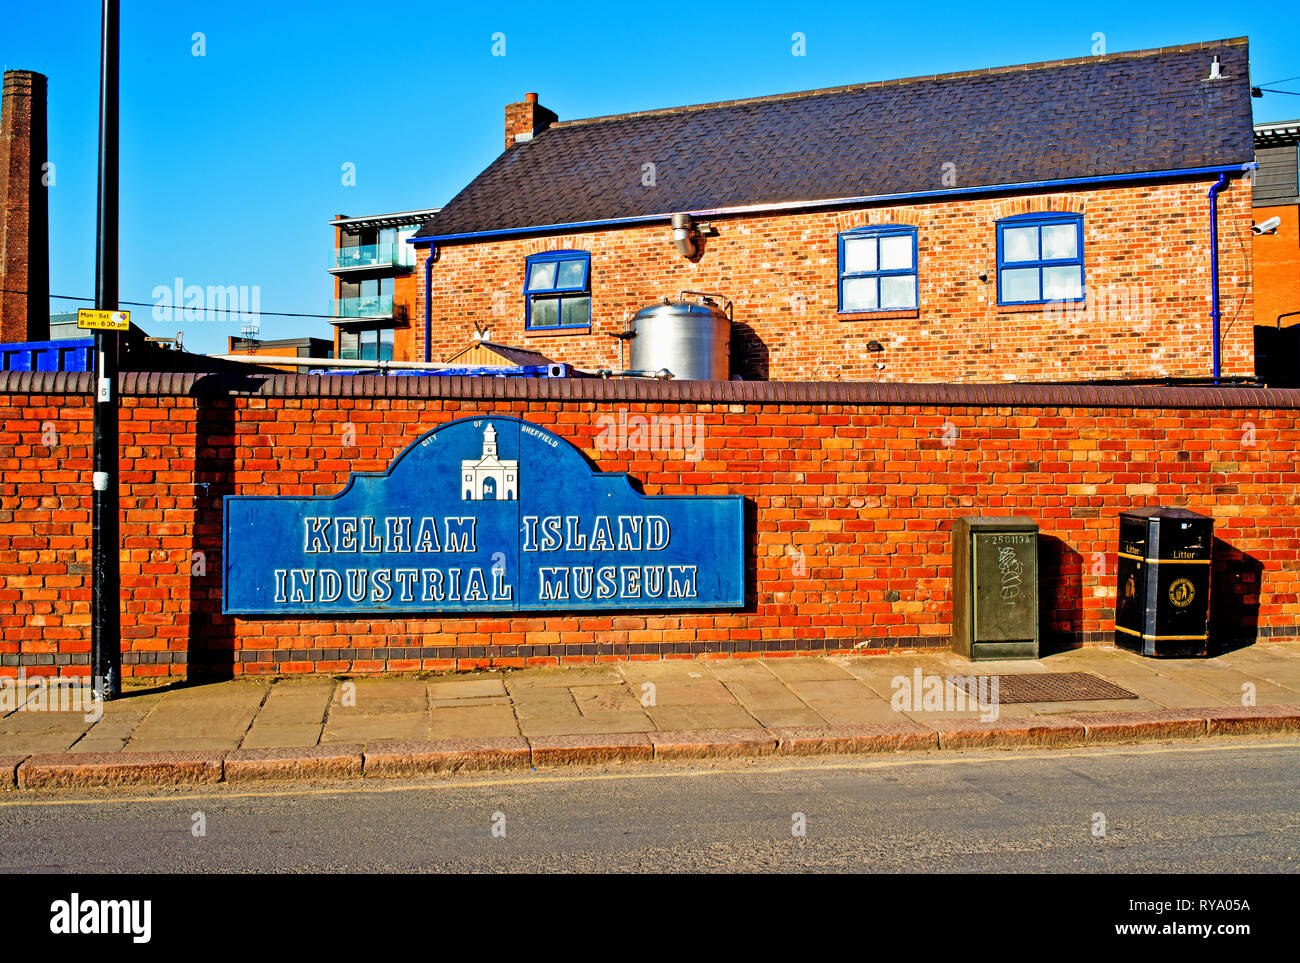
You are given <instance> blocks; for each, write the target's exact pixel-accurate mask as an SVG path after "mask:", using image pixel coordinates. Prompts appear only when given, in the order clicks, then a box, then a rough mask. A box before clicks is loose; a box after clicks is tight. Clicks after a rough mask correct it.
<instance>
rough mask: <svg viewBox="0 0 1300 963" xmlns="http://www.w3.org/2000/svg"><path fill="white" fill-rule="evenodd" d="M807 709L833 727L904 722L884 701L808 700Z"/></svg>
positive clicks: (899, 714) (874, 698)
mask: <svg viewBox="0 0 1300 963" xmlns="http://www.w3.org/2000/svg"><path fill="white" fill-rule="evenodd" d="M808 707H809V708H810V709H812V710H813V711H814V712H816V713H817V714H818V715H819V716H821V717H822V718H823V719H825V720H826V721H827V722H829V723H830V724H831V725H833V726H850V725H865V724H867V723H873V722H899V721H906V720H905V719H904V718H903V715H902V713H900V712H895V711H894V709H893V707H892V706H890V704H889V703H888V702H886V701H885V700H884V699H878V698H876V697H875V696H872V697H871V698H870V699H853V700H849V699H836V700H830V699H825V700H823V699H810V700H808Z"/></svg>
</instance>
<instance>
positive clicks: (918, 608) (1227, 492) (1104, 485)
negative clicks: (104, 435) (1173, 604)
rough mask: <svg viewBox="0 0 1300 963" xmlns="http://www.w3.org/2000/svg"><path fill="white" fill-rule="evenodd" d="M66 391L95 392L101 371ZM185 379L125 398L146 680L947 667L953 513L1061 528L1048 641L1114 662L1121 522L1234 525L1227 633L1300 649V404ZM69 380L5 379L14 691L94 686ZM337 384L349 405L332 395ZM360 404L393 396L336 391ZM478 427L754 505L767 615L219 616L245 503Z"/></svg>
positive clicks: (126, 630)
mask: <svg viewBox="0 0 1300 963" xmlns="http://www.w3.org/2000/svg"><path fill="white" fill-rule="evenodd" d="M57 377H58V378H60V379H64V378H66V380H67V384H68V385H70V386H73V387H77V386H84V387H88V386H89V380H88V376H80V375H73V376H62V375H60V376H57ZM153 377H154V378H155V379H157V378H158V376H153ZM164 377H170V378H171V379H172V380H173V381H174V382H175V383H174V384H172V385H171V386H170V387H168V386H166V385H164V386H163V387H162V388H158V387H157V386H154V387H153V388H151V389H149V390H151V391H153V392H154V393H150V394H138V393H133V392H134V391H137V390H143V389H140V388H139V385H138V384H137V383H136V382H135V381H129V382H128V384H127V385H126V386H125V388H126V393H125V395H124V397H123V406H122V452H123V458H122V462H121V482H122V584H123V617H122V634H123V638H124V645H125V648H126V650H127V657H126V665H125V674H128V675H178V674H183V673H184V672H185V671H186V661H187V660H188V661H189V662H191V663H193V664H194V665H195V666H196V667H198V666H200V665H202V666H206V667H208V668H210V669H212V670H215V671H223V672H224V671H233V672H235V673H252V672H260V673H265V672H312V671H315V672H344V671H353V672H363V671H379V670H391V671H399V670H412V669H419V668H423V669H441V668H452V667H459V668H469V667H473V666H476V665H484V664H488V663H492V664H502V665H520V664H523V663H524V662H526V661H527V662H542V663H545V662H556V661H561V660H570V661H578V660H588V661H590V660H592V659H604V658H629V657H631V658H659V657H673V656H678V657H689V656H699V655H716V656H724V655H744V654H754V653H760V652H780V651H827V650H830V651H836V650H848V649H855V648H859V647H860V650H868V651H869V650H881V649H892V648H915V647H928V646H944V645H946V644H947V635H948V633H949V619H950V599H949V590H950V577H951V572H950V566H949V551H950V550H949V538H950V532H951V526H952V520H953V519H954V518H955V517H956V516H958V515H974V514H980V513H984V514H995V515H996V514H1017V515H1027V516H1031V517H1034V518H1037V519H1039V521H1040V525H1041V531H1042V534H1043V536H1044V540H1043V543H1042V569H1043V579H1044V583H1043V589H1042V599H1043V602H1042V604H1043V612H1044V615H1043V624H1042V628H1043V632H1044V636H1045V645H1053V644H1054V645H1058V646H1059V645H1066V644H1078V643H1081V642H1082V643H1097V642H1103V641H1108V640H1109V639H1110V638H1111V634H1110V633H1111V631H1112V626H1113V615H1114V612H1113V606H1114V571H1115V570H1114V565H1115V549H1116V532H1117V523H1116V514H1117V512H1119V511H1120V510H1122V509H1124V508H1128V507H1130V506H1138V505H1149V504H1155V503H1162V504H1166V505H1182V506H1187V507H1190V508H1193V509H1196V510H1199V511H1203V512H1206V513H1208V514H1211V515H1213V516H1214V517H1215V519H1216V530H1215V534H1216V536H1217V538H1218V539H1220V540H1221V541H1220V542H1218V543H1217V544H1216V559H1217V561H1216V564H1215V579H1216V582H1215V587H1214V589H1213V598H1214V600H1215V608H1214V620H1215V625H1216V628H1215V638H1216V639H1218V640H1220V641H1221V642H1227V641H1230V640H1233V639H1240V640H1253V639H1256V638H1264V639H1267V638H1272V637H1274V636H1278V637H1296V636H1298V635H1300V564H1297V563H1298V561H1300V559H1298V556H1300V516H1298V515H1297V503H1298V502H1300V496H1297V494H1296V491H1297V487H1296V486H1297V482H1300V469H1298V468H1297V467H1296V448H1297V443H1298V442H1300V424H1298V423H1297V422H1298V420H1300V392H1263V391H1257V390H1256V391H1246V390H1244V389H1231V390H1229V391H1228V392H1227V393H1226V394H1222V393H1221V394H1220V395H1219V396H1217V397H1218V398H1221V399H1225V400H1222V401H1218V402H1215V403H1214V404H1215V405H1219V404H1222V405H1229V404H1230V405H1232V406H1230V407H1218V406H1212V407H1204V405H1205V404H1206V402H1205V398H1206V397H1207V396H1209V395H1210V392H1209V390H1208V389H1204V390H1201V391H1200V392H1191V391H1187V390H1180V391H1176V390H1174V389H1158V388H1147V389H1142V390H1141V391H1134V390H1133V389H1098V390H1094V391H1093V394H1092V395H1087V394H1085V393H1081V392H1080V390H1079V389H1044V388H1036V389H1027V388H1012V387H1002V386H987V387H977V388H964V389H963V388H949V387H943V386H939V387H936V388H934V389H919V388H915V387H898V388H894V387H889V386H878V387H877V386H870V385H865V386H864V385H856V386H850V385H843V386H837V385H824V386H811V391H813V392H816V391H820V392H821V393H820V394H816V393H810V387H809V386H797V385H766V386H753V385H726V384H722V385H712V386H709V385H705V386H703V388H707V389H708V391H710V392H713V394H711V395H708V394H706V395H703V396H700V397H705V398H711V399H712V400H702V401H683V400H682V399H683V398H686V397H687V396H688V395H689V392H687V391H685V390H684V388H685V386H681V385H662V386H654V385H647V384H645V383H639V384H634V383H617V382H613V383H604V384H602V383H594V384H593V383H590V382H588V383H586V385H564V384H559V383H557V382H532V383H530V384H522V383H519V382H513V383H500V382H492V381H485V380H481V379H480V380H475V379H447V381H448V382H449V383H450V384H447V385H444V386H442V387H441V388H439V389H438V390H440V391H441V393H442V396H441V397H432V396H426V397H411V396H402V395H403V394H407V395H409V394H412V393H415V394H419V393H424V394H425V395H430V394H431V393H432V392H433V391H434V390H435V387H434V386H433V385H430V384H428V383H427V382H425V383H423V384H414V383H413V382H415V381H418V380H420V379H390V380H389V382H388V383H387V384H378V385H374V386H371V387H369V388H367V387H366V386H363V385H361V384H360V382H361V380H362V379H360V378H351V379H341V378H336V379H329V380H325V379H315V378H307V377H305V376H299V377H294V376H288V375H281V376H274V377H271V378H269V379H267V380H266V381H265V382H263V383H262V387H261V388H260V389H255V393H253V394H251V395H237V396H228V395H224V394H221V395H217V396H213V397H204V396H201V390H202V388H203V381H202V379H199V380H196V379H195V376H191V375H186V376H164ZM54 378H55V376H49V375H36V376H30V375H25V376H20V375H18V374H16V373H15V374H4V375H0V414H3V418H4V421H3V424H4V428H3V432H2V433H0V468H2V474H0V640H2V641H0V671H3V672H5V673H8V674H13V673H14V672H16V671H17V665H18V663H19V661H20V657H21V661H22V663H23V664H24V665H27V666H29V669H28V671H31V672H37V671H48V672H63V673H72V674H80V673H84V672H85V671H87V653H88V652H89V646H90V642H89V637H90V632H89V615H88V607H89V600H90V583H89V561H90V559H89V545H90V527H89V526H90V498H89V483H88V475H89V472H90V451H89V445H90V429H91V405H90V402H89V398H88V397H87V396H86V395H84V394H65V393H61V392H58V393H56V392H55V391H54V390H52V387H53V386H54V385H55V381H54ZM23 379H26V380H23ZM212 380H213V379H212V377H208V379H207V381H208V382H211V381H212ZM367 380H368V379H367ZM330 381H332V382H333V385H332V387H329V389H328V390H330V391H332V392H333V394H334V396H326V395H323V394H322V393H321V386H322V384H324V385H326V386H327V387H328V386H329V384H330ZM394 381H401V382H404V383H405V384H402V385H395V384H394V383H393V382H394ZM345 382H346V385H345ZM6 385H8V386H9V387H6ZM15 385H26V386H27V387H26V390H23V391H19V390H16V389H15V387H14V386H15ZM33 385H36V386H37V389H38V390H35V391H32V386H33ZM133 385H134V387H133ZM41 386H43V387H41ZM64 390H66V388H65V389H64ZM362 390H371V391H375V392H377V393H379V394H380V395H382V394H384V393H388V394H389V395H390V397H342V396H339V395H341V394H342V393H343V392H344V391H348V392H351V391H362ZM924 390H930V392H931V393H930V395H929V396H928V397H927V396H924V395H923V394H922V393H921V392H922V391H924ZM159 391H161V392H162V393H157V392H159ZM764 391H766V392H767V394H766V395H764V394H761V392H764ZM528 392H531V393H532V394H533V395H534V396H535V397H532V398H529V397H525V395H526V394H527V393H528ZM565 392H568V393H570V394H572V393H573V392H586V394H587V396H588V397H589V398H590V400H578V399H577V398H574V397H570V396H569V395H566V394H565ZM835 392H839V394H838V395H836V394H835ZM1071 392H1073V394H1071ZM636 393H641V394H642V395H645V396H647V397H649V398H650V400H642V401H639V402H638V401H634V400H631V399H632V398H634V397H635V395H636ZM196 395H200V396H198V397H196ZM471 395H478V396H479V397H478V398H473V397H471ZM746 398H748V399H750V400H748V401H746V400H745V399H746ZM819 398H820V399H821V400H817V399H819ZM945 399H947V400H945ZM1115 405H1125V406H1123V407H1115ZM620 411H630V412H631V413H633V414H636V413H640V414H644V415H647V416H655V415H660V414H663V415H672V416H681V415H685V416H689V417H692V418H694V417H698V418H699V419H700V420H701V424H702V426H703V433H702V435H701V438H700V448H699V454H700V457H699V459H698V460H693V459H692V458H691V457H690V456H689V454H688V453H685V452H682V451H664V450H657V451H635V452H627V451H607V450H601V449H600V448H598V447H597V442H596V439H597V437H598V436H599V434H600V432H601V431H602V428H603V427H604V424H608V422H605V423H604V424H602V422H601V420H600V419H601V418H602V417H604V416H613V417H617V415H618V413H619V412H620ZM477 414H510V415H515V416H518V417H522V418H525V419H527V420H529V421H533V422H535V423H537V424H540V425H543V426H545V427H546V428H548V429H549V430H551V431H553V432H555V433H556V434H558V435H560V436H561V437H563V438H565V439H568V440H569V441H571V442H572V443H574V444H576V445H577V446H578V447H579V448H581V449H582V450H583V451H584V452H585V453H586V454H587V455H588V457H590V458H591V459H592V461H593V462H594V463H595V464H596V465H597V466H598V467H599V468H600V469H601V470H605V471H627V472H630V473H631V474H632V476H633V477H634V478H636V479H638V480H639V481H640V482H642V483H643V486H644V490H645V492H646V493H647V494H650V495H656V494H732V493H734V494H741V495H743V496H745V497H746V499H747V510H746V514H747V527H748V529H749V531H750V536H749V542H748V546H747V553H748V554H747V561H746V571H747V575H746V588H747V594H748V604H747V605H746V607H745V608H744V609H743V610H740V611H735V612H727V613H721V614H719V613H712V612H708V613H684V614H683V613H677V614H668V615H656V614H636V615H618V614H614V615H610V614H601V613H594V614H576V615H568V616H565V615H557V616H554V617H526V618H517V619H509V618H503V617H500V616H495V617H491V618H486V617H477V616H456V615H447V616H434V617H412V618H406V619H373V618H362V619H339V618H324V619H320V620H311V619H291V620H281V619H275V618H261V617H227V616H223V615H221V614H220V610H221V605H220V587H221V528H222V514H221V510H222V501H221V499H222V496H224V495H227V494H259V495H265V494H272V495H274V494H279V495H297V496H303V495H329V494H335V493H337V492H338V491H339V490H340V489H341V488H342V487H343V486H344V485H345V484H346V483H347V481H348V478H349V475H350V473H352V472H354V471H378V470H384V469H386V468H387V467H388V465H389V464H390V462H391V461H392V459H393V458H394V456H396V455H397V454H398V453H399V452H400V451H402V449H403V448H404V447H406V446H407V445H409V444H410V443H411V442H413V441H414V440H415V439H416V438H418V437H419V436H420V435H422V434H423V433H424V432H426V431H429V430H430V429H432V428H435V427H437V426H438V425H440V424H443V423H445V422H447V421H450V420H452V419H455V418H459V417H464V416H467V415H477ZM349 426H350V428H351V431H350V432H349V431H348V428H349ZM345 441H349V442H351V445H350V446H348V447H345V446H344V442H345ZM195 552H201V553H203V565H204V569H202V570H196V567H195V566H196V557H195V555H194V553H195Z"/></svg>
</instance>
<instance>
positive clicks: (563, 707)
mask: <svg viewBox="0 0 1300 963" xmlns="http://www.w3.org/2000/svg"><path fill="white" fill-rule="evenodd" d="M512 701H513V703H514V709H515V715H517V716H518V717H519V718H520V719H580V718H582V712H581V710H580V709H579V708H578V703H577V702H576V701H575V700H574V698H573V694H572V692H571V691H570V690H569V689H566V688H547V689H535V690H532V691H528V692H519V693H516V694H514V695H513V696H512Z"/></svg>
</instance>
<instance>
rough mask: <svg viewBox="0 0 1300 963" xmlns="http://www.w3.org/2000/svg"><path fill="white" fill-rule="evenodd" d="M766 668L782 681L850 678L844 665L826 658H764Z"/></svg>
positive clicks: (850, 675) (817, 680)
mask: <svg viewBox="0 0 1300 963" xmlns="http://www.w3.org/2000/svg"><path fill="white" fill-rule="evenodd" d="M763 664H764V665H765V666H767V668H768V670H769V671H770V672H771V673H772V674H773V675H774V676H776V677H777V678H778V679H781V680H782V681H784V682H819V681H823V680H833V679H851V678H853V676H852V674H851V673H850V672H849V671H848V670H847V669H846V668H845V667H844V666H840V665H836V664H834V663H833V662H831V661H830V660H828V659H802V658H793V659H764V660H763Z"/></svg>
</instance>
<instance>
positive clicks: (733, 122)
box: [417, 38, 1253, 237]
mask: <svg viewBox="0 0 1300 963" xmlns="http://www.w3.org/2000/svg"><path fill="white" fill-rule="evenodd" d="M1215 54H1218V55H1219V59H1220V64H1221V68H1220V69H1221V72H1222V73H1223V74H1224V75H1226V77H1227V79H1226V80H1218V81H1213V82H1206V81H1205V79H1204V78H1205V77H1206V76H1207V75H1208V74H1209V68H1210V62H1211V60H1212V59H1213V56H1214V55H1215ZM1249 84H1250V81H1249V72H1248V66H1247V44H1246V39H1245V38H1237V39H1234V40H1222V41H1215V42H1210V43H1201V44H1190V45H1186V46H1181V47H1167V48H1162V49H1159V50H1149V51H1140V52H1135V53H1119V54H1110V55H1106V56H1101V57H1086V58H1079V59H1076V60H1062V61H1052V62H1049V63H1042V64H1030V65H1025V66H1019V67H1000V68H994V69H991V70H979V71H966V72H963V73H956V74H946V75H941V76H936V77H920V78H913V79H908V80H896V81H884V82H880V83H871V84H862V85H857V86H853V87H839V88H833V89H829V90H820V91H810V92H805V93H799V94H782V95H777V96H772V97H762V98H757V99H753V100H740V101H731V102H727V103H719V104H704V105H700V106H695V107H678V108H672V109H668V110H655V111H643V112H640V113H635V114H625V115H621V116H616V117H600V118H594V119H591V120H577V121H568V122H563V121H562V122H560V123H557V124H554V125H552V126H551V127H549V128H548V129H546V130H544V131H542V132H541V133H539V134H538V135H537V136H536V137H534V138H533V140H532V141H531V142H529V143H526V144H519V145H516V146H514V147H511V148H509V149H508V150H506V151H505V152H504V153H503V154H502V155H501V156H500V157H498V158H497V159H496V160H495V161H493V163H492V164H491V166H489V167H488V168H487V170H485V171H483V173H481V174H480V175H479V176H478V177H476V178H475V179H474V180H473V181H472V182H471V183H470V184H469V186H468V187H466V188H465V189H464V190H462V191H461V192H460V193H459V194H457V195H456V197H455V198H453V199H452V200H451V202H450V203H448V204H447V205H446V206H445V207H444V208H443V209H442V210H441V211H440V212H439V213H438V214H436V215H435V216H433V217H432V218H430V219H429V221H428V222H426V223H425V225H424V227H422V228H421V229H420V231H419V232H418V233H417V236H418V237H446V236H448V235H459V234H468V233H477V232H482V231H503V232H505V231H525V230H528V229H539V228H546V227H551V226H558V225H568V224H578V223H584V222H589V221H609V220H615V219H619V218H647V219H649V218H654V217H658V216H662V215H668V214H672V213H673V212H677V211H685V212H691V213H704V212H714V211H716V210H717V209H729V208H736V207H745V206H750V205H778V204H789V205H796V204H797V203H798V202H825V201H830V200H833V199H837V198H863V197H879V196H881V195H891V194H900V193H912V192H921V191H942V190H943V188H944V184H943V182H942V180H941V178H942V176H943V171H944V167H943V165H944V164H946V163H951V164H953V165H955V167H954V170H955V174H956V178H957V185H956V186H957V187H958V188H959V189H960V188H979V187H989V186H993V185H1003V184H1025V183H1031V182H1037V181H1054V180H1065V179H1071V178H1080V177H1098V176H1106V175H1115V174H1130V173H1141V172H1153V171H1165V170H1181V169H1187V168H1194V167H1212V166H1219V165H1230V164H1244V163H1248V162H1250V161H1251V160H1252V159H1253V146H1252V128H1251V102H1250V86H1249ZM647 162H652V163H654V164H655V166H656V171H655V174H656V185H655V186H654V187H646V186H643V185H642V165H643V164H645V163H647Z"/></svg>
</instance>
